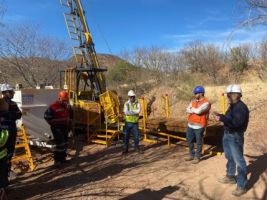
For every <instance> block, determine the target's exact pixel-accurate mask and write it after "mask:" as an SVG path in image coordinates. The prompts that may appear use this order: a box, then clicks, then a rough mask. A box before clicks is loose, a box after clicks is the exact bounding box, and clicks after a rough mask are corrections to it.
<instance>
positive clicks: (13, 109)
mask: <svg viewBox="0 0 267 200" xmlns="http://www.w3.org/2000/svg"><path fill="white" fill-rule="evenodd" d="M6 102H7V103H8V106H9V107H8V112H9V115H10V120H11V121H12V122H13V124H12V126H15V127H16V120H18V119H20V118H21V116H22V113H21V111H20V109H19V107H18V105H17V104H16V102H14V101H12V100H10V99H6Z"/></svg>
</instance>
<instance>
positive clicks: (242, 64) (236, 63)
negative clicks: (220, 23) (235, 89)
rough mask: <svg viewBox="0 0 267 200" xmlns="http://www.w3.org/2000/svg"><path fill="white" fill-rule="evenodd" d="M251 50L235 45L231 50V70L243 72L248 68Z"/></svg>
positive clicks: (238, 72) (238, 73)
mask: <svg viewBox="0 0 267 200" xmlns="http://www.w3.org/2000/svg"><path fill="white" fill-rule="evenodd" d="M248 61H249V50H248V48H246V47H241V46H240V47H235V48H232V49H231V51H230V71H231V72H232V73H234V74H236V75H240V74H242V73H243V72H244V71H245V70H247V68H248Z"/></svg>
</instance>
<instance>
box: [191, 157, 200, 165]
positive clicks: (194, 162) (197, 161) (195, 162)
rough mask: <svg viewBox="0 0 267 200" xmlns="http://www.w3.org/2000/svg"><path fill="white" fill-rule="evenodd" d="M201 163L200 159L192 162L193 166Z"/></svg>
mask: <svg viewBox="0 0 267 200" xmlns="http://www.w3.org/2000/svg"><path fill="white" fill-rule="evenodd" d="M199 162H200V159H199V158H195V159H194V160H193V161H192V164H198V163H199Z"/></svg>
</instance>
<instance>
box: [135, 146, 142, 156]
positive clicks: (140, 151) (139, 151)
mask: <svg viewBox="0 0 267 200" xmlns="http://www.w3.org/2000/svg"><path fill="white" fill-rule="evenodd" d="M134 151H135V152H137V153H140V154H143V153H144V151H143V150H142V149H140V148H139V147H137V148H135V149H134Z"/></svg>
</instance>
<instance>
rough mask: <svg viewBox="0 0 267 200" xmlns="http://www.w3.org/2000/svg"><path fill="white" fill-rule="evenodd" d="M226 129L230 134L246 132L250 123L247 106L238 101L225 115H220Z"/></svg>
mask: <svg viewBox="0 0 267 200" xmlns="http://www.w3.org/2000/svg"><path fill="white" fill-rule="evenodd" d="M219 116H220V121H221V122H223V123H224V129H225V130H228V131H229V132H245V131H246V130H247V127H248V122H249V110H248V107H247V106H246V104H244V103H243V102H242V101H238V102H237V103H235V104H231V105H230V107H229V108H228V110H227V111H226V114H225V115H219Z"/></svg>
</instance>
